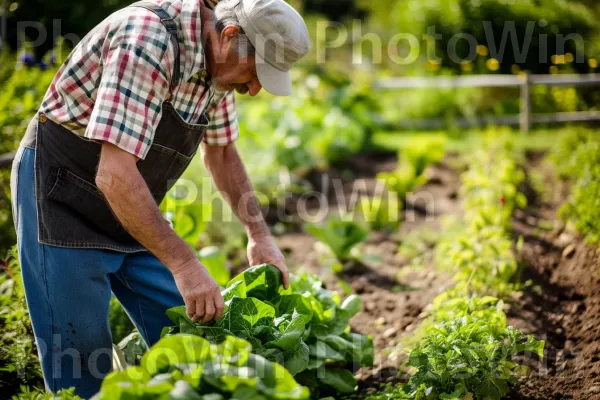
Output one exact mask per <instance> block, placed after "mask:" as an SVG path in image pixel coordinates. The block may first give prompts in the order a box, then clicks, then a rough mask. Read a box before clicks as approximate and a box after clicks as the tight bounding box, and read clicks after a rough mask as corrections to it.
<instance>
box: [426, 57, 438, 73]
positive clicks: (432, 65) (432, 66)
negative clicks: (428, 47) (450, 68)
mask: <svg viewBox="0 0 600 400" xmlns="http://www.w3.org/2000/svg"><path fill="white" fill-rule="evenodd" d="M425 69H426V70H427V71H429V72H435V71H439V69H440V62H439V61H435V60H429V61H427V65H426V66H425Z"/></svg>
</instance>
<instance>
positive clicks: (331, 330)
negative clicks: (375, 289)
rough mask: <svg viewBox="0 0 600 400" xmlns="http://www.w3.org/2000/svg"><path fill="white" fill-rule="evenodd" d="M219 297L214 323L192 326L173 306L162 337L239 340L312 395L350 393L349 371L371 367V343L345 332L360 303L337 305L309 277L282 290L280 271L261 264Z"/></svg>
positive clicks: (332, 296)
mask: <svg viewBox="0 0 600 400" xmlns="http://www.w3.org/2000/svg"><path fill="white" fill-rule="evenodd" d="M222 294H223V297H224V299H225V301H226V308H225V310H224V312H223V315H222V316H221V318H220V319H219V320H218V321H216V323H214V324H200V323H195V322H193V321H191V320H190V319H189V318H188V316H187V314H186V312H185V307H176V308H173V309H171V310H169V311H168V312H167V316H168V317H169V318H170V319H171V320H172V321H173V322H174V323H175V324H176V326H175V327H170V328H166V329H165V331H163V335H166V336H168V335H172V334H174V333H190V334H194V335H199V336H202V337H205V338H207V339H208V340H210V341H211V342H213V343H220V342H221V341H222V340H224V339H225V338H227V337H229V336H230V335H234V336H236V337H240V338H242V339H244V340H247V341H248V342H249V343H251V344H252V352H253V353H256V354H259V355H261V356H263V357H265V358H266V359H268V360H271V361H275V362H278V363H280V364H282V365H283V366H285V368H286V369H287V370H288V371H289V372H290V373H291V374H292V375H296V376H298V379H299V381H300V382H302V383H305V384H306V385H307V386H309V387H310V388H311V391H312V392H313V393H315V392H318V391H319V389H320V388H321V387H329V388H331V389H335V390H338V391H340V392H353V391H354V390H355V387H356V379H355V378H354V375H353V373H352V371H353V370H354V368H358V367H360V366H366V365H371V364H372V363H373V357H374V355H373V343H372V340H371V339H370V338H368V337H365V336H361V335H357V334H354V333H351V332H350V328H349V321H350V318H351V317H352V316H353V315H355V314H356V313H358V312H359V311H360V299H359V298H358V297H356V296H351V297H349V298H348V299H346V300H345V301H344V302H343V303H342V302H341V299H340V297H339V295H338V294H337V293H336V292H332V291H329V290H326V289H323V287H322V283H321V282H320V281H319V280H318V279H317V278H316V277H314V276H311V275H301V276H293V277H292V282H291V288H290V289H287V290H285V289H283V287H282V285H281V273H280V272H279V271H278V270H277V269H276V268H275V267H273V266H270V265H261V266H258V267H254V268H251V269H249V270H247V271H245V272H244V273H242V274H240V275H238V276H237V277H235V278H234V279H232V280H231V281H230V282H229V283H228V284H227V287H226V288H225V290H223V292H222Z"/></svg>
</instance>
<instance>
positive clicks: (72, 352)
mask: <svg viewBox="0 0 600 400" xmlns="http://www.w3.org/2000/svg"><path fill="white" fill-rule="evenodd" d="M34 158H35V150H34V149H30V148H26V147H21V148H20V149H19V151H18V153H17V156H16V158H15V161H14V164H13V171H12V177H11V189H12V198H13V212H14V217H15V228H16V230H17V241H18V249H19V259H20V262H21V269H22V274H23V283H24V286H25V293H26V298H27V305H28V308H29V313H30V315H31V321H32V324H33V331H34V334H35V339H36V343H37V346H38V354H39V357H40V361H41V364H42V370H43V374H44V381H45V383H46V388H47V389H48V390H50V391H52V392H56V391H58V390H60V389H62V388H68V387H75V391H76V393H77V394H78V395H79V396H81V397H84V398H89V397H91V396H92V395H94V394H95V393H96V392H98V390H99V388H100V384H101V382H102V378H103V377H104V376H105V375H106V374H107V373H108V372H110V368H111V363H112V336H111V332H110V327H109V322H108V309H109V302H110V298H111V291H112V292H113V293H114V294H115V296H116V297H117V299H118V300H119V302H120V303H121V304H122V305H123V307H124V308H125V310H126V311H127V313H128V314H129V316H130V318H131V319H132V321H133V322H134V324H135V326H136V327H137V329H138V330H139V331H140V333H141V335H142V337H143V338H144V340H145V341H146V344H148V345H152V344H154V343H155V342H157V341H158V339H159V338H160V332H161V330H162V328H163V327H164V326H166V325H169V324H170V322H169V320H168V319H167V318H166V316H165V311H166V310H167V309H169V308H171V307H175V306H179V305H183V304H184V302H183V299H182V297H181V295H180V294H179V291H178V290H177V287H176V285H175V281H174V279H173V276H172V275H171V273H170V271H169V270H168V269H167V268H166V267H165V266H164V265H163V264H161V262H160V261H159V260H158V259H157V258H156V257H154V256H153V255H152V254H150V253H149V252H140V253H133V254H124V253H118V252H113V251H107V250H89V249H70V248H60V247H52V246H47V245H42V244H40V243H39V242H38V225H37V210H36V202H35V189H34V187H35V185H34Z"/></svg>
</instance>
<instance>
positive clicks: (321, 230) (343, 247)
mask: <svg viewBox="0 0 600 400" xmlns="http://www.w3.org/2000/svg"><path fill="white" fill-rule="evenodd" d="M306 230H307V232H308V233H310V234H311V235H313V236H314V237H316V238H317V239H318V240H320V241H321V242H323V243H324V244H326V245H327V246H328V247H329V249H331V251H332V252H333V254H335V256H336V257H337V259H338V260H339V261H340V262H345V261H348V260H349V259H350V252H351V251H352V249H353V248H354V247H355V246H356V245H358V244H359V243H362V242H364V241H365V240H366V239H367V236H368V235H369V232H368V231H367V230H366V229H365V228H364V227H363V226H361V225H360V224H359V223H357V222H355V221H351V220H345V219H337V218H329V219H327V220H326V221H324V222H323V223H320V224H308V225H306Z"/></svg>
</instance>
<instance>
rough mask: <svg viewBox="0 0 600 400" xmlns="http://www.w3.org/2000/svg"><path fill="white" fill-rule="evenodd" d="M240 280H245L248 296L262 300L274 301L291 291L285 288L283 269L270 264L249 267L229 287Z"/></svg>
mask: <svg viewBox="0 0 600 400" xmlns="http://www.w3.org/2000/svg"><path fill="white" fill-rule="evenodd" d="M240 281H241V282H244V286H245V294H246V297H255V298H257V299H258V300H261V301H268V302H274V301H275V300H276V299H277V298H278V297H279V296H280V295H282V294H289V293H290V290H285V289H284V288H283V276H282V275H281V271H279V270H278V269H277V268H275V267H274V266H273V265H269V264H262V265H259V266H256V267H252V268H249V269H248V270H246V271H244V272H242V273H241V274H239V275H238V276H236V277H235V278H233V279H232V280H231V281H230V282H229V283H228V284H227V288H229V287H231V286H233V285H235V284H236V283H237V282H240ZM238 290H242V289H241V288H240V289H238Z"/></svg>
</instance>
